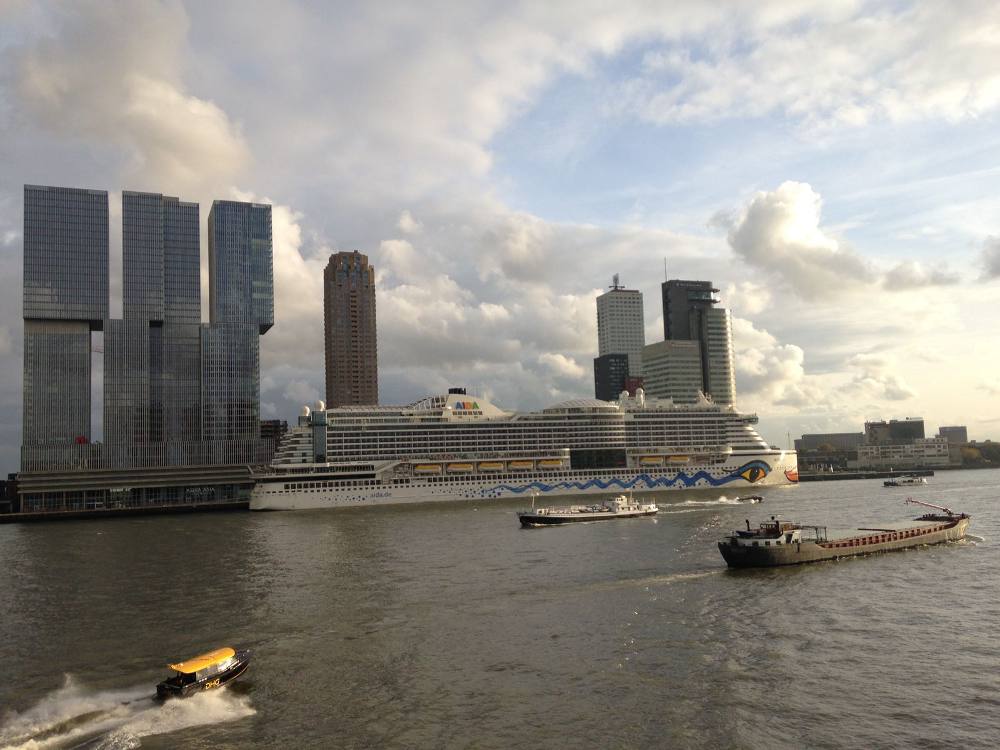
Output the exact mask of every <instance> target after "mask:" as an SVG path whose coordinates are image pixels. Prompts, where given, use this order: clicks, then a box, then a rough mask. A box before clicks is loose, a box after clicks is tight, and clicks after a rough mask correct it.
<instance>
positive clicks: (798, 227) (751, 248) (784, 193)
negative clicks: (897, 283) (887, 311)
mask: <svg viewBox="0 0 1000 750" xmlns="http://www.w3.org/2000/svg"><path fill="white" fill-rule="evenodd" d="M821 206H822V199H821V198H820V196H819V194H818V193H816V192H815V191H814V190H813V189H812V187H810V186H809V185H807V184H805V183H802V182H784V183H782V184H781V185H780V186H779V187H778V189H777V190H774V191H772V192H763V191H762V192H758V193H757V194H756V195H755V196H754V197H753V198H751V200H750V202H749V203H748V204H747V205H746V207H745V208H744V209H743V211H742V213H741V214H740V216H739V218H738V219H737V221H736V223H735V224H734V225H733V226H732V228H731V229H730V230H729V235H728V240H729V245H730V247H732V249H733V251H734V252H735V253H736V254H737V255H739V256H740V257H741V258H742V259H743V260H745V261H746V262H747V263H749V264H750V265H751V266H754V267H757V268H760V269H762V270H764V271H767V272H769V273H771V274H773V275H775V276H777V277H779V278H781V279H783V280H784V281H785V282H786V283H787V284H788V285H789V286H790V287H791V288H792V289H793V290H795V291H796V292H798V293H799V294H802V295H807V296H819V297H829V296H832V295H835V294H837V293H838V292H840V291H842V290H844V289H845V288H847V287H852V286H857V285H859V284H863V283H865V282H866V281H867V279H868V278H869V276H870V273H871V271H870V269H869V267H868V265H867V263H866V262H865V261H864V260H863V259H862V258H861V257H859V256H858V255H857V254H856V253H855V252H854V251H853V250H851V249H850V248H847V247H845V246H844V245H843V244H842V243H841V242H840V241H838V240H837V239H835V238H834V237H831V236H829V235H828V234H826V233H825V232H824V231H823V230H822V229H821V228H820V225H819V220H820V211H821Z"/></svg>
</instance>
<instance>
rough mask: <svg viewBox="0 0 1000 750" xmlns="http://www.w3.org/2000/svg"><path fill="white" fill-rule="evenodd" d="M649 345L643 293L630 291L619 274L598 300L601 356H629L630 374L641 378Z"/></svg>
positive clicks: (598, 351) (598, 349)
mask: <svg viewBox="0 0 1000 750" xmlns="http://www.w3.org/2000/svg"><path fill="white" fill-rule="evenodd" d="M645 344H646V333H645V324H644V323H643V313H642V292H640V291H638V290H636V289H626V288H625V287H624V286H622V285H621V284H619V283H618V274H615V276H614V281H613V283H612V285H611V288H610V289H609V290H608V291H607V292H605V293H604V294H602V295H601V296H599V297H598V298H597V353H598V355H601V356H603V355H605V354H627V355H628V374H629V375H631V376H639V375H642V347H643V346H645ZM616 396H617V394H616Z"/></svg>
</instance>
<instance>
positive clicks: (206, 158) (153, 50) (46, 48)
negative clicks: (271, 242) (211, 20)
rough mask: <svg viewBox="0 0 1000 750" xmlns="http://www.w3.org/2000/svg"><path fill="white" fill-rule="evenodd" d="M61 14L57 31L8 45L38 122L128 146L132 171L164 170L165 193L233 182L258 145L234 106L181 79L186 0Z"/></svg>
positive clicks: (132, 174)
mask: <svg viewBox="0 0 1000 750" xmlns="http://www.w3.org/2000/svg"><path fill="white" fill-rule="evenodd" d="M54 17H55V19H56V21H57V28H56V29H55V30H54V33H52V34H50V35H46V36H44V37H41V38H39V39H36V40H34V42H33V43H26V44H24V45H23V46H20V47H14V48H13V49H12V50H11V51H10V52H9V63H10V65H11V70H12V76H13V78H14V85H13V88H14V91H16V93H17V98H18V102H19V103H20V104H21V106H22V107H23V108H24V111H25V113H26V115H27V116H28V117H30V122H31V123H32V124H33V125H36V126H41V127H43V128H46V129H48V130H50V131H53V132H56V133H61V134H63V135H64V136H66V137H72V138H78V137H83V138H89V139H93V140H95V141H96V142H98V143H102V144H103V143H104V142H107V141H114V142H117V143H119V144H121V145H122V146H124V147H125V149H124V150H125V151H126V152H127V153H126V159H127V163H126V165H125V167H124V175H123V176H124V177H125V178H126V179H128V180H129V181H134V182H137V183H139V184H140V185H144V186H145V185H146V184H148V183H147V181H148V180H149V178H150V177H151V176H155V177H156V179H157V180H158V181H159V182H158V186H157V189H159V190H163V191H174V192H182V193H183V192H185V191H197V194H198V195H201V194H202V191H203V190H204V188H206V187H211V188H215V189H225V188H228V186H229V184H230V180H232V178H234V177H235V176H236V175H237V174H238V173H239V172H240V170H242V169H243V168H244V167H245V166H246V164H247V161H248V159H249V151H248V149H247V146H246V143H245V141H244V139H243V136H242V134H241V132H240V130H239V128H238V127H237V126H236V125H235V124H234V123H233V122H232V121H231V120H230V119H229V117H228V116H227V115H226V113H225V112H223V111H222V109H220V108H219V107H218V106H217V105H215V104H214V103H213V102H211V101H208V100H205V99H201V98H198V97H196V96H193V95H191V94H190V93H188V92H187V91H186V90H185V86H184V85H183V83H182V82H181V79H180V72H181V71H182V70H183V67H184V62H185V60H184V47H185V37H186V35H187V32H188V27H189V21H188V17H187V14H186V12H185V10H184V8H183V7H182V6H181V5H180V4H179V3H176V2H167V3H157V4H138V3H103V2H95V1H93V0H87V1H85V2H79V3H74V4H72V5H70V6H66V7H64V8H63V12H62V13H60V14H58V15H56V16H54ZM109 40H113V41H112V42H111V43H109Z"/></svg>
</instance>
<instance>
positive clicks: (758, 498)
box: [736, 495, 764, 505]
mask: <svg viewBox="0 0 1000 750" xmlns="http://www.w3.org/2000/svg"><path fill="white" fill-rule="evenodd" d="M736 502H738V503H747V504H748V505H756V504H757V503H762V502H764V496H763V495H740V496H739V497H738V498H736Z"/></svg>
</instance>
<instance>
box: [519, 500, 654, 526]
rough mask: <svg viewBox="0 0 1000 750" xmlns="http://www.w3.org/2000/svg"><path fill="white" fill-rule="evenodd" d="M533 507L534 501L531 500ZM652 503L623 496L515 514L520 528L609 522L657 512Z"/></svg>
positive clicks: (533, 509)
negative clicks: (614, 519)
mask: <svg viewBox="0 0 1000 750" xmlns="http://www.w3.org/2000/svg"><path fill="white" fill-rule="evenodd" d="M532 505H534V499H532ZM659 510H660V509H659V508H658V507H657V506H656V505H655V504H654V503H637V502H634V501H633V500H632V499H631V498H629V497H626V496H625V495H618V496H617V497H613V498H611V499H609V500H605V501H604V502H603V503H601V504H600V505H571V506H569V507H565V508H538V509H537V510H536V509H535V508H532V509H531V510H522V511H519V512H518V514H517V517H518V520H520V522H521V525H522V526H552V525H554V524H561V523H581V522H583V521H610V520H611V519H613V518H638V517H640V516H653V515H656V514H657V513H658V512H659Z"/></svg>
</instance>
